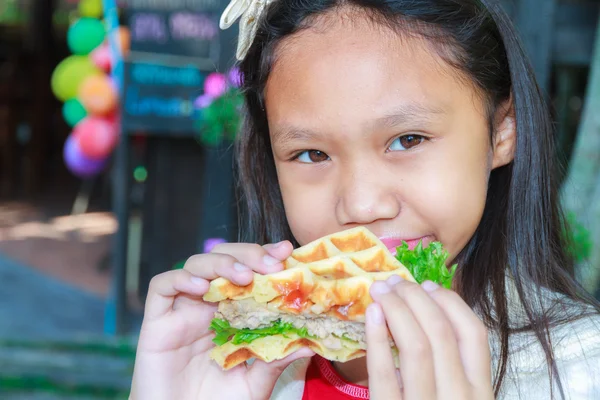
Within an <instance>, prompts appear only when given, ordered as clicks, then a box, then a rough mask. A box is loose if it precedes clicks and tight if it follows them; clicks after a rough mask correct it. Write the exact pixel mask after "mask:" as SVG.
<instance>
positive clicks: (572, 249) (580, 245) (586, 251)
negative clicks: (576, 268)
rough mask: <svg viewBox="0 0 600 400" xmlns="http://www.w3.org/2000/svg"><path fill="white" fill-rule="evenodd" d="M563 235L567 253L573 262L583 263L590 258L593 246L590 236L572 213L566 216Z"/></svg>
mask: <svg viewBox="0 0 600 400" xmlns="http://www.w3.org/2000/svg"><path fill="white" fill-rule="evenodd" d="M563 235H564V238H565V242H566V243H567V251H568V253H569V255H571V257H573V258H574V259H575V262H577V263H580V262H584V261H586V260H588V259H589V258H590V255H591V252H592V244H593V243H592V237H591V234H590V232H589V231H588V230H587V229H586V228H585V227H584V226H583V224H581V223H580V222H579V220H578V219H577V216H576V215H575V213H573V212H569V213H568V214H567V220H566V224H565V228H564V230H563Z"/></svg>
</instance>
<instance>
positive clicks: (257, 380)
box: [247, 348, 315, 399]
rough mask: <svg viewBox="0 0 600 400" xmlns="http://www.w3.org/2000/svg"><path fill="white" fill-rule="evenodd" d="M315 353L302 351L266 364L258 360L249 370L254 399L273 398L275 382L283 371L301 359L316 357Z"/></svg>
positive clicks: (306, 349)
mask: <svg viewBox="0 0 600 400" xmlns="http://www.w3.org/2000/svg"><path fill="white" fill-rule="evenodd" d="M314 355H315V353H314V352H313V351H312V350H311V349H309V348H303V349H300V350H298V351H296V352H294V353H292V354H290V355H289V356H287V357H286V358H284V359H282V360H277V361H273V362H270V363H266V362H264V361H262V360H256V361H254V362H253V363H252V365H251V366H250V369H249V370H248V378H247V380H248V382H249V384H250V385H251V392H252V396H251V397H252V398H253V399H266V398H269V397H270V396H271V392H272V391H273V388H274V387H275V382H277V379H279V376H281V374H282V373H283V371H284V370H285V369H286V368H287V367H288V366H289V365H290V364H291V363H293V362H294V361H296V360H299V359H301V358H307V357H312V356H314Z"/></svg>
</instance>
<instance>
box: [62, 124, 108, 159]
mask: <svg viewBox="0 0 600 400" xmlns="http://www.w3.org/2000/svg"><path fill="white" fill-rule="evenodd" d="M73 137H74V138H75V140H76V141H77V145H78V147H79V148H80V149H81V153H82V154H83V155H84V156H85V157H87V158H89V159H92V160H102V159H105V158H106V157H108V156H109V155H110V153H111V152H112V151H113V150H114V148H115V147H116V145H117V141H118V139H119V135H118V132H117V128H116V125H115V124H114V123H111V122H110V121H109V120H107V119H105V118H98V117H94V116H89V117H87V118H85V119H84V120H83V121H81V122H80V123H79V124H77V126H75V129H74V130H73Z"/></svg>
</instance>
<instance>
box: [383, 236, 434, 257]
mask: <svg viewBox="0 0 600 400" xmlns="http://www.w3.org/2000/svg"><path fill="white" fill-rule="evenodd" d="M433 239H434V238H433V236H431V235H427V236H422V237H419V238H415V239H401V238H394V237H387V238H380V240H381V242H382V243H383V244H384V245H385V246H386V247H387V248H388V250H389V251H390V253H392V254H393V255H396V248H397V247H399V246H402V242H406V244H408V248H409V249H410V250H413V249H414V248H415V247H417V245H418V244H419V242H422V243H423V247H427V246H429V243H431V242H432V241H433Z"/></svg>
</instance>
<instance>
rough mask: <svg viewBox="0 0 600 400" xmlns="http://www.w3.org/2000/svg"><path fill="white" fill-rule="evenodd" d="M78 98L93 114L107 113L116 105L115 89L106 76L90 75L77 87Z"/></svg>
mask: <svg viewBox="0 0 600 400" xmlns="http://www.w3.org/2000/svg"><path fill="white" fill-rule="evenodd" d="M79 98H80V99H81V102H82V103H83V105H84V106H85V109H86V110H88V112H89V113H90V114H93V115H107V114H109V113H111V112H112V111H114V110H115V108H116V107H117V102H118V97H117V90H116V89H115V87H114V85H113V84H112V82H111V80H110V78H109V77H107V76H104V75H102V76H96V75H94V76H90V77H88V78H87V79H86V80H85V81H83V83H82V84H81V87H80V88H79Z"/></svg>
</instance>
